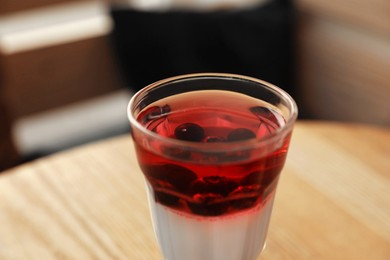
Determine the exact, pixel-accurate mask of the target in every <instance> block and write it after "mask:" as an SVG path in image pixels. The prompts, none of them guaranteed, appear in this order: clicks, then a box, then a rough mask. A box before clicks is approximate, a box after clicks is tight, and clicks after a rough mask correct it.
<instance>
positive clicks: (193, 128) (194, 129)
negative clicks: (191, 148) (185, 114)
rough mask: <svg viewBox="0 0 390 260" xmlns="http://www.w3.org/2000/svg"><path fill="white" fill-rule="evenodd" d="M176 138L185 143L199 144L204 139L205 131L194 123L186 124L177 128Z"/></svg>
mask: <svg viewBox="0 0 390 260" xmlns="http://www.w3.org/2000/svg"><path fill="white" fill-rule="evenodd" d="M175 136H176V138H177V139H180V140H184V141H192V142H199V141H202V139H203V138H204V129H203V128H202V127H201V126H199V125H197V124H193V123H184V124H181V125H179V126H178V127H176V129H175Z"/></svg>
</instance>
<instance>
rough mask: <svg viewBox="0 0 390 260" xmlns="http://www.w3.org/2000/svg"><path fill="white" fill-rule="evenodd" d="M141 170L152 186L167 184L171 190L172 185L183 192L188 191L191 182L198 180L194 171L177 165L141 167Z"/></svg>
mask: <svg viewBox="0 0 390 260" xmlns="http://www.w3.org/2000/svg"><path fill="white" fill-rule="evenodd" d="M141 168H142V170H143V172H144V173H145V175H146V177H147V178H148V179H149V181H150V182H151V184H152V185H153V184H154V183H156V181H158V182H159V183H160V184H161V183H166V185H165V187H166V188H171V187H169V186H170V185H172V186H173V187H174V188H175V189H177V190H178V191H181V192H183V191H186V190H188V188H189V186H190V184H191V182H193V181H194V180H195V179H196V174H195V173H194V172H193V171H191V170H189V169H187V168H184V167H182V166H179V165H175V164H165V165H151V166H141ZM160 186H161V185H160Z"/></svg>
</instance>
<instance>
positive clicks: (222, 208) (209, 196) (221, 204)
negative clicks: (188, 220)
mask: <svg viewBox="0 0 390 260" xmlns="http://www.w3.org/2000/svg"><path fill="white" fill-rule="evenodd" d="M193 199H194V202H189V203H188V207H189V208H190V209H191V211H192V212H193V213H195V214H197V215H202V216H219V215H222V214H224V213H225V212H226V211H227V210H228V208H229V203H228V202H227V201H225V200H224V197H223V196H222V195H220V194H215V193H205V194H195V195H194V196H193Z"/></svg>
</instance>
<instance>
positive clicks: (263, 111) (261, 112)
mask: <svg viewBox="0 0 390 260" xmlns="http://www.w3.org/2000/svg"><path fill="white" fill-rule="evenodd" d="M249 110H250V111H251V112H252V113H253V114H254V115H256V116H257V117H258V118H259V119H268V120H270V121H272V122H275V123H277V122H278V120H277V118H276V117H275V114H274V113H273V112H272V110H271V109H269V108H266V107H260V106H257V107H251V108H250V109H249Z"/></svg>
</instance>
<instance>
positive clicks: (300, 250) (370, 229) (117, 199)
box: [0, 122, 390, 260]
mask: <svg viewBox="0 0 390 260" xmlns="http://www.w3.org/2000/svg"><path fill="white" fill-rule="evenodd" d="M389 156H390V131H389V129H380V128H372V127H367V126H360V125H352V124H334V123H321V122H299V123H298V124H297V126H296V128H295V131H294V135H293V141H292V144H291V149H290V152H289V158H288V161H287V164H286V167H285V170H284V172H283V174H282V178H281V180H280V184H279V187H278V192H277V197H276V201H275V206H274V212H273V216H272V221H271V225H270V230H269V235H268V242H267V248H266V250H265V251H264V254H263V255H262V256H261V257H260V259H332V260H333V259H354V260H356V259H364V260H365V259H375V260H379V259H386V260H388V259H390V195H389V193H390V161H389ZM0 259H6V260H8V259H12V260H13V259H18V260H19V259H29V260H31V259H39V260H40V259H83V260H84V259H162V257H161V255H160V252H159V250H158V248H157V245H156V242H155V240H154V236H153V231H152V227H151V223H150V218H149V213H148V208H147V204H146V196H145V191H144V184H143V179H142V175H141V173H140V171H139V168H138V166H137V161H136V158H135V155H134V150H133V147H132V141H131V138H130V137H129V136H121V137H117V138H113V139H109V140H104V141H101V142H98V143H94V144H90V145H87V146H82V147H80V148H76V149H73V150H69V151H66V152H63V153H59V154H56V155H54V156H50V157H46V158H43V159H40V160H38V161H35V162H32V163H28V164H25V165H22V166H20V167H18V168H14V169H12V170H9V171H7V172H4V173H3V174H1V175H0Z"/></svg>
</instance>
